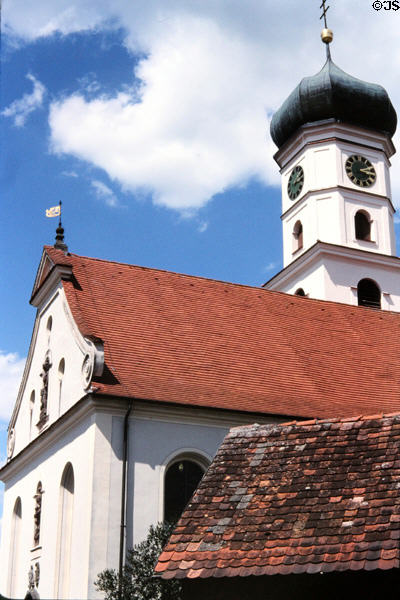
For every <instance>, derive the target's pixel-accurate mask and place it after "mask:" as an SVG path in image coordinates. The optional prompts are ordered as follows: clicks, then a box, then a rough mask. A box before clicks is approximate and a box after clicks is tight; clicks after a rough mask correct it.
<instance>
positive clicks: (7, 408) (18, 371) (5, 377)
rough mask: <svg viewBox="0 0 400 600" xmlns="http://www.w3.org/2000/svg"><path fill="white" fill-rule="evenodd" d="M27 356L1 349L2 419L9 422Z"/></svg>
mask: <svg viewBox="0 0 400 600" xmlns="http://www.w3.org/2000/svg"><path fill="white" fill-rule="evenodd" d="M24 366H25V358H21V357H20V356H19V355H18V354H17V353H15V352H9V353H6V352H3V351H2V350H0V389H1V394H0V420H1V421H5V422H7V423H8V421H9V419H10V417H11V412H12V410H13V408H14V404H15V401H16V399H17V393H18V387H19V384H20V381H21V377H22V373H23V370H24Z"/></svg>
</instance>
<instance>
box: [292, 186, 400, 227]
mask: <svg viewBox="0 0 400 600" xmlns="http://www.w3.org/2000/svg"><path fill="white" fill-rule="evenodd" d="M333 192H339V193H340V194H343V198H344V199H345V200H351V199H352V198H350V196H354V199H355V200H358V198H359V199H360V202H361V201H362V202H364V203H365V202H368V200H369V199H371V200H377V201H378V202H381V203H382V204H383V203H384V202H387V204H388V205H389V208H390V209H391V211H392V214H394V213H395V212H396V209H395V208H394V206H393V204H392V201H391V199H390V198H389V196H382V195H381V194H375V193H374V192H370V191H368V190H363V191H362V190H355V189H353V188H350V187H347V186H345V185H334V186H332V187H328V188H320V189H317V190H308V191H307V192H306V193H305V194H304V196H301V197H300V198H299V199H298V200H296V202H294V203H293V204H292V206H290V207H289V208H288V209H287V210H285V212H283V213H282V214H281V220H282V219H285V218H286V217H287V216H289V215H290V213H292V212H294V211H295V209H297V208H299V207H300V206H301V205H302V204H303V203H304V202H305V201H306V200H308V198H311V197H313V196H318V195H321V194H322V195H324V194H332V193H333ZM345 194H348V196H345ZM366 194H367V195H366ZM356 196H357V197H358V198H356Z"/></svg>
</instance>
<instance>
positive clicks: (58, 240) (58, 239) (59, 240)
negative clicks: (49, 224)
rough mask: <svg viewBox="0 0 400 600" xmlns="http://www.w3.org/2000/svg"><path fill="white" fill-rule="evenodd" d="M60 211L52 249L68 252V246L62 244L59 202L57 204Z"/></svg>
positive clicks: (62, 229) (62, 234) (62, 231)
mask: <svg viewBox="0 0 400 600" xmlns="http://www.w3.org/2000/svg"><path fill="white" fill-rule="evenodd" d="M59 206H60V210H59V216H60V218H59V221H58V227H57V229H56V243H55V244H54V248H57V250H62V251H63V252H68V246H67V244H65V243H64V228H63V226H62V223H61V200H60V202H59Z"/></svg>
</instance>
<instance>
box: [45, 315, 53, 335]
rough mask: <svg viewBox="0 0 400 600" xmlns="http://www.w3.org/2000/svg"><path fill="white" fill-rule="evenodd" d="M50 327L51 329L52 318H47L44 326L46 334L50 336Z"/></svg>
mask: <svg viewBox="0 0 400 600" xmlns="http://www.w3.org/2000/svg"><path fill="white" fill-rule="evenodd" d="M52 327H53V317H49V318H48V319H47V324H46V329H47V332H48V333H49V334H50V332H51V328H52Z"/></svg>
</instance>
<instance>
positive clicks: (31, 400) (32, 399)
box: [29, 390, 35, 438]
mask: <svg viewBox="0 0 400 600" xmlns="http://www.w3.org/2000/svg"><path fill="white" fill-rule="evenodd" d="M34 409H35V390H32V392H31V396H30V398H29V438H32V424H33V411H34Z"/></svg>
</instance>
